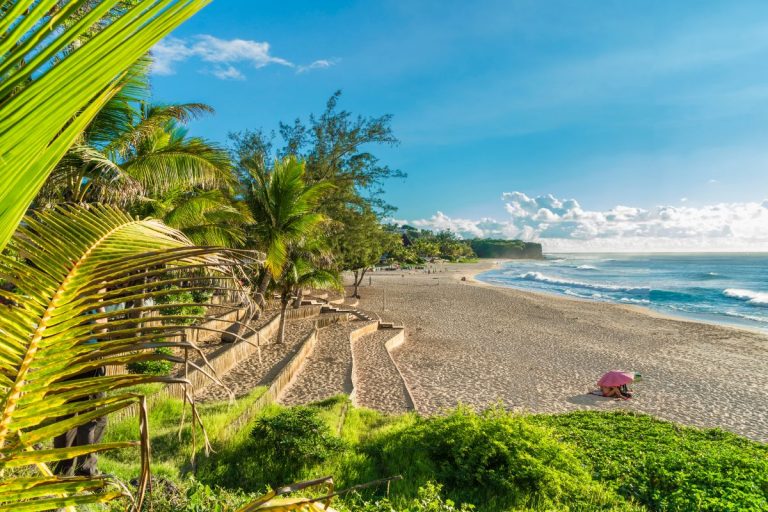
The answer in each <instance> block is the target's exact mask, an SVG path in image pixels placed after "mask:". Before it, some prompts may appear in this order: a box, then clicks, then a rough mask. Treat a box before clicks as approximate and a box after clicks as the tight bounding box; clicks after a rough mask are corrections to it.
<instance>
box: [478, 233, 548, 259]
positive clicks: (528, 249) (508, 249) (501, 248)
mask: <svg viewBox="0 0 768 512" xmlns="http://www.w3.org/2000/svg"><path fill="white" fill-rule="evenodd" d="M469 243H470V246H471V247H472V250H473V251H474V252H475V254H476V255H477V257H478V258H508V259H543V258H544V254H543V252H542V247H541V244H538V243H535V242H523V241H522V240H497V239H492V238H476V239H474V240H470V242H469Z"/></svg>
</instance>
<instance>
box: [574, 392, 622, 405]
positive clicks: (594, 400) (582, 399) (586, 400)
mask: <svg viewBox="0 0 768 512" xmlns="http://www.w3.org/2000/svg"><path fill="white" fill-rule="evenodd" d="M565 400H566V402H570V403H572V404H576V405H592V406H596V405H600V404H604V403H606V402H610V401H611V400H613V398H608V397H604V396H600V395H593V394H591V393H583V394H581V395H574V396H571V397H568V398H566V399H565Z"/></svg>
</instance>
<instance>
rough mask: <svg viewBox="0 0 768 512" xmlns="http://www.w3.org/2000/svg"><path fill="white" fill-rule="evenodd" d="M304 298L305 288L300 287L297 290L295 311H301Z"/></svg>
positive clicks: (294, 304) (294, 302) (294, 303)
mask: <svg viewBox="0 0 768 512" xmlns="http://www.w3.org/2000/svg"><path fill="white" fill-rule="evenodd" d="M303 298H304V288H301V287H299V289H298V290H296V299H295V300H294V301H293V309H299V308H300V307H301V301H302V299H303Z"/></svg>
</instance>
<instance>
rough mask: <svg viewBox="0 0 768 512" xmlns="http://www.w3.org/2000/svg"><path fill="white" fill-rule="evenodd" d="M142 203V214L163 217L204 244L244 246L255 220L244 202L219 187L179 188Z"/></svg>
mask: <svg viewBox="0 0 768 512" xmlns="http://www.w3.org/2000/svg"><path fill="white" fill-rule="evenodd" d="M140 206H141V208H140V210H139V211H140V212H141V214H142V215H146V216H151V217H155V218H159V219H162V220H163V222H164V223H165V224H167V225H168V226H170V227H172V228H176V229H178V230H179V231H181V232H182V233H184V234H185V235H187V236H188V237H189V238H190V240H192V241H193V242H194V243H195V244H197V245H204V246H212V245H217V246H221V247H242V246H243V245H244V244H245V241H246V234H245V226H246V225H248V224H253V222H254V221H253V218H252V217H251V213H250V211H249V210H248V206H247V205H246V204H245V202H243V201H238V200H236V199H235V198H233V197H232V196H231V194H229V193H228V192H226V191H224V190H220V189H216V190H203V189H199V188H194V189H192V190H183V189H176V190H172V191H170V192H168V193H166V194H164V195H163V196H162V197H161V198H159V199H157V200H150V201H147V202H145V203H143V204H141V205H140Z"/></svg>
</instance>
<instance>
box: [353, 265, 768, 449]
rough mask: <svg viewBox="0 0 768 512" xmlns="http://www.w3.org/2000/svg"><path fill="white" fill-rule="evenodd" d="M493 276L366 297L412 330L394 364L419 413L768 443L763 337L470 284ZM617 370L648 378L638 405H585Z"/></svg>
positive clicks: (455, 274) (437, 280) (454, 269)
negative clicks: (490, 409)
mask: <svg viewBox="0 0 768 512" xmlns="http://www.w3.org/2000/svg"><path fill="white" fill-rule="evenodd" d="M492 265H493V263H492V262H488V261H484V262H481V263H479V264H471V265H470V264H463V265H461V264H460V265H446V266H445V271H444V272H439V273H437V274H432V275H427V274H424V273H421V272H419V273H404V272H380V273H374V274H372V282H373V286H371V287H368V286H367V285H368V279H366V280H365V281H366V283H365V286H364V287H362V288H361V289H360V293H361V295H362V297H363V298H362V300H361V303H360V305H361V307H363V308H365V309H368V310H371V311H376V312H377V313H379V314H380V315H381V317H382V318H383V319H384V320H392V321H395V322H396V323H403V324H405V326H406V342H405V344H404V345H403V346H402V347H401V348H399V349H398V350H397V351H395V359H396V361H397V364H398V366H399V367H400V369H401V370H402V371H403V374H404V377H405V379H406V381H407V382H408V385H409V387H410V388H411V390H412V391H413V395H414V396H413V398H414V402H415V406H416V409H417V410H418V411H419V412H422V413H434V412H437V411H440V410H441V409H444V408H447V407H452V406H455V405H457V404H458V403H466V404H471V405H476V406H486V405H488V404H492V403H495V402H501V403H503V404H505V405H506V406H507V407H510V408H513V409H517V410H522V411H528V412H542V413H553V412H566V411H571V410H577V409H595V410H611V409H615V408H622V409H630V410H636V411H641V412H646V413H650V414H653V415H655V416H657V417H659V418H664V419H668V420H672V421H677V422H680V423H684V424H691V425H698V426H703V427H715V426H716V427H721V428H724V429H726V430H730V431H733V432H736V433H739V434H742V435H745V436H747V437H750V438H752V439H756V440H760V441H764V442H765V441H768V398H767V395H768V337H766V336H764V335H762V334H759V333H753V332H749V331H746V330H740V329H734V328H728V327H720V326H716V325H709V324H703V323H697V322H690V321H684V320H678V319H672V318H668V317H663V316H661V315H658V314H653V313H651V312H650V311H648V310H645V309H642V308H632V307H626V306H620V305H612V304H606V303H598V302H590V301H582V300H570V299H566V298H559V297H555V296H549V295H544V294H537V293H529V292H522V291H517V290H512V289H505V288H498V287H493V286H489V285H485V284H483V283H478V282H475V281H474V280H473V279H472V275H474V274H475V273H477V272H479V271H482V270H484V269H488V268H490V267H491V266H492ZM462 276H466V277H467V278H468V280H467V281H466V282H462V281H460V278H461V277H462ZM611 369H625V370H634V371H638V372H640V373H642V374H643V380H642V382H641V383H639V384H637V385H636V386H635V391H636V396H635V398H633V399H632V400H629V401H626V402H622V401H614V400H611V399H604V398H601V397H597V396H592V395H587V394H586V392H587V391H588V390H589V389H591V388H593V387H594V383H595V381H596V380H597V379H598V378H599V377H600V375H601V374H602V373H603V372H604V371H607V370H611Z"/></svg>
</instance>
